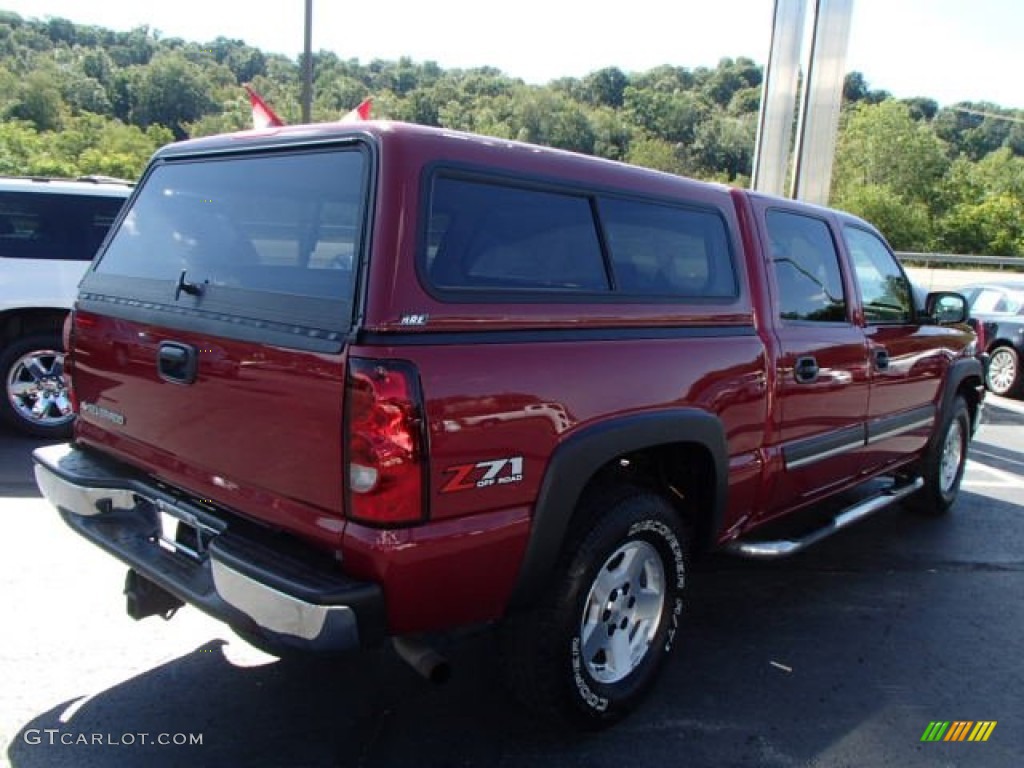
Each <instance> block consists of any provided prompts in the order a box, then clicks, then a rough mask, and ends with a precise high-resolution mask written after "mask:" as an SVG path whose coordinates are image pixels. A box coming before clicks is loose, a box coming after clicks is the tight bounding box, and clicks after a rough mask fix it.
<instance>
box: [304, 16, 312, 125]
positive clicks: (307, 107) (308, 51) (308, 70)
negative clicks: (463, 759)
mask: <svg viewBox="0 0 1024 768" xmlns="http://www.w3.org/2000/svg"><path fill="white" fill-rule="evenodd" d="M312 121H313V0H306V45H305V52H304V53H303V54H302V122H304V123H310V122H312Z"/></svg>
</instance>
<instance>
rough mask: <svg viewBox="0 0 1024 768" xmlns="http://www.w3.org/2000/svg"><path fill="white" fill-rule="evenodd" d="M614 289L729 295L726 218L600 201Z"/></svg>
mask: <svg viewBox="0 0 1024 768" xmlns="http://www.w3.org/2000/svg"><path fill="white" fill-rule="evenodd" d="M601 218H602V221H603V222H604V227H605V232H607V234H608V244H609V246H610V249H611V256H612V264H613V268H614V270H615V279H616V282H617V285H618V289H619V290H620V291H622V292H623V293H627V294H632V295H646V296H680V297H700V296H707V297H717V298H723V297H731V296H735V295H736V279H735V276H734V275H733V270H732V264H731V262H730V259H729V240H728V236H727V235H726V230H725V222H724V221H722V219H721V218H720V217H719V216H717V215H715V214H713V213H710V212H707V211H698V210H689V209H684V208H676V207H672V206H667V205H657V204H652V203H647V202H639V201H632V200H607V199H603V200H602V201H601Z"/></svg>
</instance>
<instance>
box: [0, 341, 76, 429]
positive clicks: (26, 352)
mask: <svg viewBox="0 0 1024 768" xmlns="http://www.w3.org/2000/svg"><path fill="white" fill-rule="evenodd" d="M0 380H2V381H3V384H4V395H3V397H2V398H0V419H3V421H5V422H6V423H7V424H9V425H10V426H11V427H13V428H14V429H16V430H17V431H19V432H21V433H22V434H25V435H31V436H32V437H42V438H48V439H62V438H67V437H70V435H71V424H72V422H73V421H74V418H75V416H74V413H72V411H71V401H70V398H69V396H68V391H67V381H66V380H65V378H64V347H63V344H62V343H61V339H60V334H59V333H56V332H52V333H36V334H32V335H30V336H25V337H22V338H20V339H15V340H14V341H12V342H11V343H10V344H8V345H7V346H6V347H4V348H3V350H2V351H0Z"/></svg>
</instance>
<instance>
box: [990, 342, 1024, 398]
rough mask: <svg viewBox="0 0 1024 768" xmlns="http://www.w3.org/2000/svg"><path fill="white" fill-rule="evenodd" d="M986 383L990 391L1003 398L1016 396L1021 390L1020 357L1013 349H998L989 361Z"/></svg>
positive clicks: (993, 351) (993, 352)
mask: <svg viewBox="0 0 1024 768" xmlns="http://www.w3.org/2000/svg"><path fill="white" fill-rule="evenodd" d="M985 383H986V384H987V385H988V388H989V391H991V392H992V393H993V394H996V395H1001V396H1009V395H1013V394H1016V393H1017V391H1019V389H1020V383H1021V382H1020V357H1019V356H1018V355H1017V351H1016V350H1015V349H1014V348H1013V347H997V348H996V349H994V350H992V355H991V357H989V361H988V373H987V375H986V377H985Z"/></svg>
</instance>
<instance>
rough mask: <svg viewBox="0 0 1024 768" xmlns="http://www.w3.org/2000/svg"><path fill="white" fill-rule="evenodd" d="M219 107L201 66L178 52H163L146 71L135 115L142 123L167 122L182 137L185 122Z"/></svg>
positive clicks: (176, 134)
mask: <svg viewBox="0 0 1024 768" xmlns="http://www.w3.org/2000/svg"><path fill="white" fill-rule="evenodd" d="M216 108H217V104H216V103H215V102H214V101H213V99H212V98H211V96H210V89H209V81H208V79H207V78H206V76H205V75H204V74H203V72H202V70H201V69H200V68H199V67H197V66H196V65H195V64H193V63H192V62H190V61H188V60H187V59H185V58H184V57H183V56H181V55H179V54H162V55H160V56H158V57H157V58H155V59H154V60H153V61H152V63H151V64H150V65H149V66H148V67H146V68H145V70H144V71H143V74H142V78H141V79H140V81H139V83H138V91H137V98H136V103H135V109H134V110H133V114H132V116H133V118H134V119H135V120H136V121H137V122H138V123H139V125H141V126H142V127H147V126H150V125H154V124H158V125H164V126H167V127H168V128H170V129H171V130H172V131H173V132H174V135H175V137H176V138H178V139H183V138H186V136H187V133H186V130H185V125H186V123H190V122H194V121H196V120H198V119H199V118H201V117H202V116H203V115H205V114H206V113H208V112H212V111H214V110H215V109H216Z"/></svg>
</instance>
